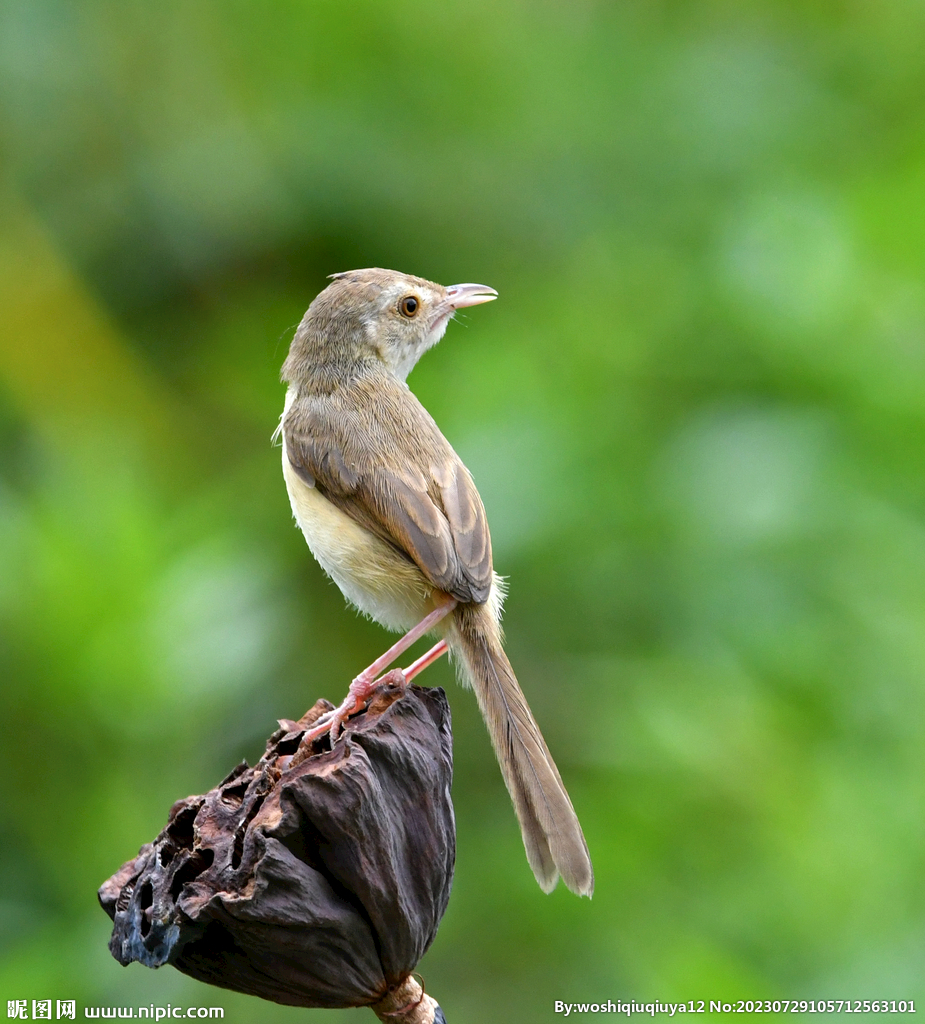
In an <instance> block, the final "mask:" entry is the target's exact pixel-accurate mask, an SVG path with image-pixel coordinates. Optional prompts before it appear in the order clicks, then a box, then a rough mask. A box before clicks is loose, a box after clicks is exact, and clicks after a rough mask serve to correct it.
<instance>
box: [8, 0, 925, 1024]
mask: <svg viewBox="0 0 925 1024" xmlns="http://www.w3.org/2000/svg"><path fill="white" fill-rule="evenodd" d="M923 31H925V9H923V7H922V5H921V4H919V3H913V2H912V0H896V2H887V3H884V4H873V3H864V2H852V3H832V4H823V3H819V2H812V3H803V4H796V3H790V2H787V0H757V2H755V3H751V4H747V5H742V4H735V3H731V2H722V0H712V2H711V0H706V2H703V3H698V4H682V3H676V2H667V0H623V2H621V3H607V2H604V0H573V2H571V3H569V4H554V3H552V2H550V0H537V2H535V3H533V4H526V3H518V2H516V0H494V2H492V3H487V2H485V0H470V2H468V3H453V2H450V3H446V4H438V3H427V2H423V0H393V2H391V3H385V2H383V0H359V2H354V3H348V4H344V3H334V2H332V0H320V2H316V3H306V2H297V0H281V2H279V3H276V4H273V5H262V4H253V3H244V2H241V0H226V2H225V3H219V2H216V0H213V2H199V0H196V2H191V3H180V2H177V0H167V2H166V3H163V4H157V5H150V4H141V3H138V2H135V0H129V2H125V0H120V2H116V0H83V2H81V3H79V4H75V3H67V2H65V0H0V73H2V79H0V83H2V84H0V146H2V152H3V165H2V171H0V309H2V311H3V312H2V328H0V437H2V455H0V675H2V678H3V680H4V701H3V729H2V730H0V733H2V739H0V742H2V761H3V765H4V772H5V780H4V785H3V787H2V790H0V802H2V826H0V827H2V838H3V844H2V849H0V865H2V869H0V886H2V889H0V900H2V912H0V926H2V927H0V943H2V963H0V979H2V985H0V989H2V992H3V993H5V997H6V998H9V999H12V998H29V999H32V998H45V997H51V998H53V999H54V998H61V999H65V998H76V999H77V1000H78V1005H80V1004H83V1003H87V1004H90V1005H94V1004H108V1005H142V1004H148V1003H150V1002H154V1003H156V1004H159V1005H165V1004H166V1003H168V1002H172V1003H173V1004H175V1005H176V1004H177V1003H180V1002H183V1003H184V1004H195V1005H201V1006H209V1005H218V1004H221V1005H224V1006H226V1007H228V1011H227V1017H226V1019H230V1020H233V1021H236V1022H237V1021H240V1022H246V1021H251V1020H253V1021H261V1022H266V1021H271V1022H272V1021H290V1020H291V1021H295V1020H306V1019H310V1020H319V1021H321V1020H333V1019H345V1020H346V1019H350V1020H354V1019H356V1020H360V1019H366V1018H367V1017H368V1016H369V1014H368V1011H356V1012H345V1013H343V1014H338V1013H333V1012H329V1013H320V1012H319V1013H306V1012H304V1011H296V1010H289V1009H285V1008H277V1007H274V1006H270V1005H264V1004H261V1003H259V1002H258V1001H256V1000H253V999H247V998H244V997H237V996H232V995H229V994H226V993H223V992H220V991H219V990H214V989H208V988H206V987H205V986H200V985H196V984H195V983H193V982H191V981H188V980H186V979H184V978H182V977H181V976H180V975H178V974H177V973H176V972H173V971H170V970H165V971H161V972H158V973H153V972H149V971H145V970H144V969H142V968H140V967H137V966H135V967H132V968H129V969H128V970H125V971H123V970H122V969H121V968H119V967H118V966H117V965H116V963H115V961H113V960H112V959H111V958H110V957H109V954H108V952H107V950H106V941H107V937H108V931H109V929H108V924H109V922H108V921H107V920H106V918H105V916H104V915H103V914H102V912H101V911H100V910H99V908H98V907H97V906H96V901H95V896H94V892H95V889H96V887H97V886H98V885H99V883H100V882H101V881H102V880H103V879H104V878H106V877H107V876H108V875H109V874H110V873H111V872H112V871H113V870H114V869H115V868H116V867H117V866H118V865H119V864H120V863H121V862H122V861H123V860H125V859H127V858H129V857H130V856H132V855H133V854H134V853H135V851H136V850H137V848H138V846H139V845H140V844H141V843H142V842H144V841H146V840H148V839H150V838H151V837H153V835H154V834H155V833H156V832H157V830H158V829H159V828H160V827H161V825H162V824H163V822H164V820H165V815H166V812H167V809H168V808H169V806H170V804H171V803H172V801H173V800H175V799H176V798H178V797H181V796H185V795H186V794H188V793H195V792H202V791H204V790H206V789H208V788H209V787H210V786H211V785H213V784H214V783H215V782H216V781H217V779H218V778H220V777H221V776H222V775H223V774H224V773H225V772H226V771H227V770H228V769H229V768H231V766H232V765H234V764H235V763H236V762H237V761H238V760H239V759H240V758H242V757H248V758H250V759H254V758H255V757H257V756H258V755H259V753H260V751H261V750H262V738H263V737H264V736H265V735H266V734H268V733H269V732H270V731H271V730H272V728H273V726H274V719H275V718H276V717H278V716H297V715H299V714H300V713H301V712H302V711H303V710H304V709H305V708H306V707H307V706H309V705H310V704H311V703H312V702H313V701H314V700H315V699H316V698H317V697H318V696H322V695H324V696H327V697H330V698H336V697H339V695H340V693H341V692H342V690H343V688H344V686H345V685H346V682H347V680H349V678H351V677H352V675H353V674H354V673H355V672H356V670H357V669H358V668H359V667H361V666H362V665H363V664H365V663H366V662H367V661H369V660H370V658H371V657H372V656H373V655H374V654H376V653H378V651H379V649H380V648H381V647H382V646H383V643H384V641H385V635H384V634H383V633H382V631H381V630H380V629H379V628H378V627H376V626H374V625H372V624H369V623H366V622H364V621H362V620H359V619H358V618H357V617H356V616H354V615H353V613H351V612H348V611H346V610H345V609H344V605H343V601H342V599H341V597H340V595H339V593H338V592H337V591H336V589H335V588H334V587H333V586H332V585H331V584H329V583H327V582H326V581H325V580H324V579H323V577H322V575H321V572H320V570H319V569H318V568H317V567H316V566H315V565H314V563H313V562H312V561H311V559H310V556H309V553H308V551H307V549H306V548H305V545H304V543H303V541H302V539H301V537H300V535H299V534H298V532H297V531H296V529H295V528H294V526H293V523H292V521H291V516H290V513H289V508H288V503H287V499H286V494H285V489H284V486H283V482H282V478H281V474H280V471H279V453H278V451H276V450H273V449H271V447H270V444H269V437H270V433H271V432H272V430H273V428H274V426H275V424H276V421H277V418H278V415H279V412H280V410H281V407H282V400H283V389H282V387H281V385H280V384H279V382H278V370H279V365H280V363H281V362H282V359H283V357H284V355H285V352H286V349H287V346H288V341H289V338H290V337H291V332H292V329H293V327H294V325H295V324H296V323H297V322H298V320H299V319H300V317H301V315H302V313H303V311H304V309H305V307H306V306H307V305H308V303H309V301H310V300H311V298H312V297H313V296H314V294H316V292H317V291H319V290H320V289H321V288H322V287H323V286H324V283H325V281H324V276H325V275H326V274H329V273H331V272H334V271H339V270H345V269H350V268H353V267H362V266H369V265H379V266H385V267H394V268H396V269H400V270H405V271H408V272H411V273H416V274H421V275H424V276H426V277H430V278H432V279H435V280H438V281H442V282H444V283H452V282H454V281H459V280H462V281H468V280H476V281H484V282H485V283H487V284H490V285H493V286H494V287H496V288H497V289H498V290H499V292H500V294H501V301H500V302H498V303H496V304H493V305H492V306H490V307H486V308H484V309H479V310H475V311H472V313H471V314H470V315H469V316H468V317H466V318H464V319H463V318H460V319H461V323H457V324H456V325H454V326H452V327H451V329H450V331H449V333H448V335H447V337H446V338H445V339H444V341H443V343H442V344H441V346H440V347H439V348H438V349H437V350H436V351H435V352H433V353H432V354H430V355H428V356H427V358H426V359H425V360H424V362H423V363H422V365H421V366H420V367H419V368H418V369H417V370H416V371H415V373H414V375H413V376H412V379H411V383H412V385H413V386H414V388H415V390H416V391H417V393H418V394H419V396H420V397H421V399H422V400H423V401H424V403H425V405H427V407H428V408H429V409H430V410H431V411H432V412H433V414H434V416H435V417H436V419H437V421H438V422H439V423H440V424H441V426H442V427H443V428H444V431H445V433H446V434H447V435H448V437H449V438H450V439H451V441H452V442H453V444H454V445H455V446H456V447H457V449H458V450H459V452H460V454H461V455H462V456H463V458H464V459H465V460H466V461H467V463H468V464H469V465H470V467H471V468H472V470H473V473H474V475H475V478H476V481H477V483H478V484H479V487H480V489H481V491H482V495H483V497H484V500H485V504H486V506H487V508H488V512H489V517H490V520H491V522H492V524H493V535H494V543H495V556H496V565H497V567H498V568H499V570H500V571H501V572H503V573H505V574H507V575H508V576H509V577H510V581H511V597H510V600H509V604H508V613H507V617H506V626H507V632H508V636H509V649H510V654H511V658H512V661H513V662H514V664H515V666H517V667H518V672H519V675H520V676H521V679H522V682H523V684H524V688H525V689H526V691H527V693H528V696H529V697H530V700H531V702H532V704H533V706H534V709H535V711H536V714H537V717H538V718H539V720H540V722H541V723H542V724H543V727H544V729H545V731H546V734H547V738H548V740H549V743H550V746H551V747H552V749H553V751H554V752H555V754H556V757H557V760H558V762H559V766H560V768H561V770H562V773H563V775H564V777H565V779H566V781H567V784H568V786H569V789H570V791H571V793H572V796H573V799H574V801H575V804H576V806H577V809H578V811H579V815H580V817H581V819H582V821H583V823H584V826H585V830H586V833H587V836H588V841H589V844H590V847H591V850H592V853H593V856H594V860H595V866H596V870H597V892H596V895H595V897H594V900H593V901H592V902H590V903H588V902H587V901H579V900H577V899H575V898H574V897H572V896H571V895H570V894H568V893H566V892H563V891H557V892H556V893H555V894H553V895H552V896H551V897H544V896H543V895H542V894H541V893H540V892H539V890H538V889H537V888H536V886H535V884H534V882H533V879H532V877H531V875H530V872H529V870H528V868H527V866H526V863H525V861H524V857H523V854H522V850H521V846H520V839H519V835H518V832H517V827H516V824H515V821H514V816H513V813H512V812H511V810H510V807H509V805H508V799H507V796H506V794H505V792H504V789H503V786H502V784H501V780H500V776H499V774H498V771H497V769H496V766H495V764H494V761H493V758H492V756H491V753H490V749H489V746H488V742H487V739H486V737H485V735H484V730H483V729H482V726H481V723H480V721H479V719H478V713H477V710H476V709H475V707H474V701H473V700H472V698H471V695H468V694H466V693H463V692H461V691H459V690H458V688H455V684H454V683H453V682H452V679H451V674H450V670H449V669H448V668H447V667H446V666H445V665H441V666H438V667H436V668H434V669H433V670H431V672H430V673H428V678H427V680H426V681H427V682H428V683H429V684H431V685H436V684H440V685H446V686H448V688H449V689H450V690H451V699H452V702H453V706H454V715H455V731H456V741H457V742H456V747H457V772H456V782H455V791H454V795H455V799H456V803H457V811H458V824H459V862H458V871H457V879H456V885H455V890H454V895H453V899H452V902H451V907H450V910H449V913H448V915H447V918H446V920H445V922H444V924H443V927H442V929H441V932H440V935H439V936H438V939H437V942H436V944H435V946H434V948H433V950H432V951H431V953H430V954H429V955H428V957H427V958H426V959H425V961H424V963H423V964H422V966H421V970H422V973H423V974H424V975H425V977H426V979H427V986H428V989H429V990H430V991H432V992H433V993H435V994H436V995H437V997H438V998H439V1000H440V1001H441V1003H442V1004H443V1005H444V1006H445V1008H446V1010H447V1013H448V1015H449V1019H450V1020H458V1021H463V1020H470V1021H475V1020H478V1021H489V1020H497V1021H506V1022H511V1021H531V1022H532V1021H538V1020H546V1019H552V1018H553V1016H554V1015H553V1001H554V1000H555V999H564V1000H589V999H607V998H614V999H617V998H624V999H632V998H634V999H637V1000H647V999H649V1000H650V999H654V998H658V999H663V1000H664V999H682V1000H689V999H696V998H705V999H710V998H714V999H718V998H722V999H733V998H738V997H745V998H765V997H768V998H781V997H782V998H787V997H789V998H821V997H833V998H846V997H858V998H890V999H908V998H914V997H918V998H919V999H925V986H923V982H922V977H923V971H922V962H923V957H925V884H923V867H925V827H923V816H922V808H923V798H925V728H923V713H925V707H923V705H925V693H923V670H925V588H923V580H925V509H923V503H925V473H923V471H922V465H923V454H922V453H923V449H925V342H923V328H925V278H923V272H925V255H923V253H925V201H923V200H925V130H923V122H922V106H923V101H925V64H923V62H922V58H921V39H922V33H923ZM487 1007H490V1009H487ZM80 1012H81V1011H80V1010H78V1013H80Z"/></svg>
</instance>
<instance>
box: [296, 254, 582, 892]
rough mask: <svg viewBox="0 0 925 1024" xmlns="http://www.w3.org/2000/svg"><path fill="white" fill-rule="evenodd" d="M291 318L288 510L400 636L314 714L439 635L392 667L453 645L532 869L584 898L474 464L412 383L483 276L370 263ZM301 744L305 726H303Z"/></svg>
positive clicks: (336, 717)
mask: <svg viewBox="0 0 925 1024" xmlns="http://www.w3.org/2000/svg"><path fill="white" fill-rule="evenodd" d="M330 281H331V283H330V284H329V285H328V286H327V287H326V288H324V290H323V291H321V292H320V293H319V294H318V295H317V297H316V298H315V299H314V301H313V302H312V303H311V305H310V306H309V308H308V311H307V312H306V314H305V316H304V317H303V319H302V321H301V323H300V324H299V326H298V328H297V330H296V332H295V335H294V337H293V339H292V343H291V345H290V348H289V353H288V355H287V357H286V360H285V362H284V363H283V367H282V372H281V378H282V380H283V382H284V383H286V384H287V385H288V387H287V391H286V399H285V405H284V409H283V413H282V415H281V417H280V424H279V427H278V428H277V434H278V435H279V436H280V437H281V439H282V464H283V475H284V477H285V481H286V487H287V490H288V493H289V499H290V503H291V506H292V512H293V515H294V517H295V520H296V522H297V524H298V526H299V527H300V528H301V530H302V533H303V534H304V537H305V540H306V541H307V543H308V546H309V548H310V549H311V551H312V554H313V555H314V556H315V558H316V560H317V561H318V562H319V563H320V565H321V567H322V568H323V569H324V571H325V572H326V573H327V574H328V575H329V576H330V577H331V578H332V579H333V580H334V582H335V583H336V584H337V586H338V587H339V588H340V590H341V591H342V593H343V595H344V597H345V598H346V599H347V601H348V602H349V603H350V604H352V605H354V606H355V607H356V608H358V609H359V610H360V611H361V612H362V613H364V614H366V615H367V616H369V617H370V618H372V619H373V620H375V621H376V622H378V623H380V624H381V625H382V626H384V627H386V628H387V629H389V630H393V631H400V632H404V634H405V635H404V636H403V637H402V639H401V640H399V641H398V642H397V643H396V644H395V645H393V646H392V647H391V648H389V650H388V651H386V652H385V654H384V655H383V656H382V657H381V658H378V659H376V661H374V662H373V663H372V664H371V665H370V666H369V667H368V668H367V669H366V670H364V672H362V673H360V675H358V676H357V677H356V679H354V681H353V683H352V684H351V686H350V690H349V693H348V696H347V699H346V700H345V701H344V703H343V704H342V705H341V706H340V707H339V708H338V709H336V710H335V711H334V712H332V713H330V714H329V715H328V716H326V717H325V719H323V720H322V721H321V723H320V724H318V725H317V726H316V728H315V729H314V730H313V733H312V735H315V734H318V733H320V732H322V731H324V730H329V731H330V733H331V738H332V742H333V740H334V739H335V738H336V736H337V735H338V732H339V730H340V728H341V726H342V725H343V723H344V722H345V721H346V720H347V718H348V717H349V716H350V715H351V714H353V713H354V712H355V711H357V710H359V709H361V708H362V707H363V706H364V705H365V701H366V700H367V698H368V697H369V696H370V694H371V693H372V691H373V690H374V688H375V685H376V680H377V677H378V676H379V674H380V673H381V672H383V670H384V669H386V668H387V667H388V666H389V665H390V664H392V663H393V662H394V661H395V660H396V659H397V658H398V657H399V656H400V654H401V653H402V652H403V651H404V650H405V649H407V647H409V646H410V645H411V644H412V643H413V642H414V641H415V640H417V639H418V638H419V637H420V636H423V635H425V634H428V633H430V634H433V635H436V636H439V637H440V640H439V642H438V643H437V645H436V646H435V647H434V648H432V650H431V651H429V652H428V653H427V654H426V655H425V656H424V657H423V658H421V659H419V660H418V661H417V662H415V664H414V665H413V666H411V667H410V668H409V669H407V670H405V672H404V673H402V672H401V670H397V672H398V676H399V677H400V678H402V679H410V678H412V677H413V676H414V675H415V674H416V673H417V672H418V671H420V669H421V668H423V667H425V666H426V665H427V664H429V663H430V662H431V661H433V660H436V658H437V657H439V656H440V655H441V654H442V653H444V652H445V651H447V650H448V651H449V653H450V656H451V658H452V660H453V661H454V662H455V664H456V667H457V672H458V675H459V677H460V680H461V682H462V683H463V684H464V685H467V686H469V687H471V689H472V690H473V691H474V692H475V696H476V699H477V702H478V705H479V708H480V710H481V713H482V717H483V718H484V720H485V723H486V726H487V729H488V733H489V736H490V738H491V743H492V746H493V748H494V752H495V755H496V757H497V759H498V763H499V765H500V768H501V773H502V776H503V778H504V782H505V784H506V786H507V789H508V792H509V793H510V796H511V799H512V802H513V805H514V810H515V812H516V815H517V819H518V821H519V824H520V829H521V834H522V837H523V843H524V848H525V851H526V855H527V860H528V863H529V865H530V867H531V868H532V870H533V873H534V875H535V876H536V879H537V882H538V883H539V885H540V887H541V888H542V889H543V890H544V891H545V892H551V891H552V889H554V888H555V886H556V884H557V882H558V880H559V879H560V878H561V879H562V881H563V882H564V884H565V885H566V886H567V887H568V888H569V889H570V890H572V891H573V892H575V893H577V894H579V895H583V896H591V895H592V893H593V890H594V871H593V868H592V864H591V858H590V855H589V853H588V846H587V843H586V842H585V838H584V835H583V833H582V830H581V825H580V824H579V821H578V818H577V816H576V814H575V810H574V808H573V806H572V802H571V800H570V799H569V796H568V793H567V792H566V789H565V786H564V785H563V782H562V778H561V776H560V774H559V771H558V769H557V768H556V764H555V762H554V761H553V758H552V755H551V754H550V752H549V749H548V747H547V746H546V742H545V740H544V739H543V736H542V733H541V732H540V729H539V726H538V725H537V723H536V720H535V719H534V717H533V714H532V712H531V711H530V708H529V706H528V704H527V701H526V698H525V697H524V694H523V692H522V690H521V688H520V685H519V684H518V682H517V678H516V676H515V674H514V670H513V668H512V667H511V664H510V662H509V661H508V658H507V656H506V654H505V652H504V648H503V639H502V631H501V625H500V618H501V609H502V603H503V600H504V594H505V587H504V582H503V580H502V578H501V577H500V576H498V574H497V573H496V572H495V571H494V567H493V564H492V550H491V538H490V534H489V528H488V520H487V517H486V514H485V509H484V506H483V504H482V500H481V498H480V496H479V493H478V490H477V489H476V486H475V483H474V482H473V479H472V476H471V474H470V473H469V470H468V469H467V468H466V466H465V465H464V464H463V462H462V460H461V459H460V458H459V456H458V455H457V454H456V452H455V451H454V450H453V448H452V447H451V445H450V443H449V442H448V441H447V440H446V438H445V437H444V436H443V434H442V433H441V431H440V428H439V427H438V426H437V424H436V423H435V421H434V420H433V418H432V417H431V415H430V414H429V413H428V412H427V410H426V409H425V408H424V406H423V405H422V404H421V402H420V401H419V400H418V399H417V397H416V396H415V395H414V393H413V392H412V391H411V389H410V388H409V387H408V384H407V377H408V374H409V373H410V372H411V370H412V369H413V368H414V366H415V364H416V363H417V361H418V360H419V359H420V357H421V356H422V355H423V354H424V353H425V352H426V351H428V350H429V349H431V348H433V347H434V345H436V344H437V342H438V341H440V339H441V338H442V337H443V335H444V332H445V331H446V329H447V325H448V323H449V322H450V320H452V319H453V317H454V316H455V313H456V311H457V310H459V309H463V308H466V307H470V306H475V305H479V304H481V303H486V302H490V301H492V300H494V299H496V298H497V297H498V293H497V292H496V291H495V289H493V288H489V287H487V286H485V285H480V284H458V285H452V286H450V287H444V286H442V285H440V284H436V283H435V282H433V281H429V280H426V279H425V278H421V277H416V276H413V275H410V274H403V273H399V272H398V271H393V270H384V269H382V268H379V267H372V268H367V269H362V270H351V271H345V272H343V273H338V274H333V275H331V278H330ZM303 742H304V740H303Z"/></svg>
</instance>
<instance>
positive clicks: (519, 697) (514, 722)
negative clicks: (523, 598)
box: [447, 605, 594, 896]
mask: <svg viewBox="0 0 925 1024" xmlns="http://www.w3.org/2000/svg"><path fill="white" fill-rule="evenodd" d="M453 620H454V621H453V626H452V629H451V631H450V632H449V635H448V636H447V641H448V643H449V645H450V649H451V650H452V651H453V653H454V654H455V655H456V657H457V659H458V661H459V662H460V664H461V667H462V669H463V673H464V675H465V677H466V682H468V683H470V684H471V686H472V688H473V689H474V690H475V694H476V698H477V699H478V703H479V708H480V709H481V712H482V717H483V718H484V719H485V724H486V725H487V726H488V732H489V735H490V736H491V742H492V746H493V747H494V750H495V755H496V757H497V758H498V763H499V764H500V766H501V774H502V775H503V776H504V781H505V784H506V785H507V788H508V792H509V793H510V794H511V799H512V801H513V803H514V810H515V811H516V813H517V820H518V821H519V822H520V830H521V833H522V835H523V841H524V848H525V849H526V852H527V860H528V862H529V864H530V867H531V868H532V869H533V873H534V875H536V880H537V881H538V882H539V884H540V888H541V889H543V890H544V891H545V892H550V891H551V890H552V889H553V888H554V887H555V885H556V882H557V881H558V879H559V877H560V876H561V877H562V881H563V882H564V883H565V884H566V886H567V887H568V888H569V889H571V890H572V892H575V893H578V894H579V895H581V896H590V895H591V894H592V892H593V891H594V871H593V869H592V867H591V858H590V856H589V855H588V847H587V844H586V843H585V838H584V835H583V834H582V831H581V826H580V825H579V823H578V818H577V816H576V815H575V811H574V808H573V807H572V802H571V800H569V797H568V793H566V791H565V786H564V785H563V784H562V779H561V777H560V775H559V771H558V769H557V768H556V765H555V762H554V761H553V759H552V755H551V754H550V753H549V749H548V748H547V746H546V743H545V741H544V740H543V736H542V734H541V733H540V729H539V726H538V725H537V724H536V721H535V720H534V718H533V715H532V714H531V712H530V708H529V707H528V705H527V701H526V699H525V698H524V695H523V693H522V691H521V689H520V686H519V685H518V683H517V679H516V677H515V676H514V671H513V669H512V668H511V663H510V662H509V661H508V659H507V656H506V655H505V653H504V651H503V649H502V647H501V639H500V634H499V630H498V626H497V623H496V622H495V620H494V619H493V617H492V616H491V613H490V612H489V611H488V610H487V608H486V607H485V606H484V605H460V606H458V607H457V609H456V611H455V612H454V614H453Z"/></svg>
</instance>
